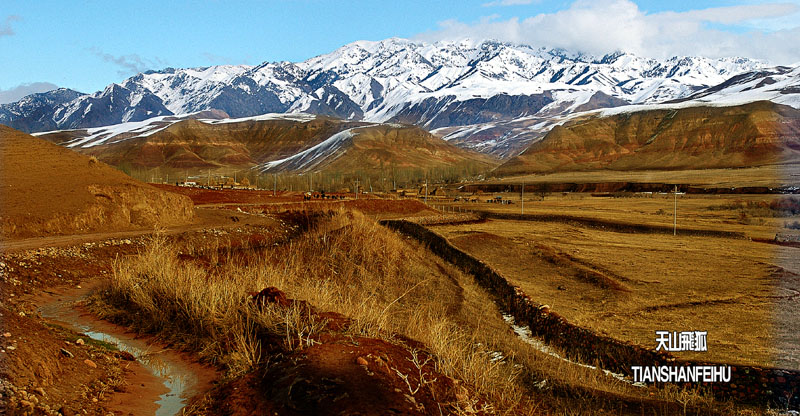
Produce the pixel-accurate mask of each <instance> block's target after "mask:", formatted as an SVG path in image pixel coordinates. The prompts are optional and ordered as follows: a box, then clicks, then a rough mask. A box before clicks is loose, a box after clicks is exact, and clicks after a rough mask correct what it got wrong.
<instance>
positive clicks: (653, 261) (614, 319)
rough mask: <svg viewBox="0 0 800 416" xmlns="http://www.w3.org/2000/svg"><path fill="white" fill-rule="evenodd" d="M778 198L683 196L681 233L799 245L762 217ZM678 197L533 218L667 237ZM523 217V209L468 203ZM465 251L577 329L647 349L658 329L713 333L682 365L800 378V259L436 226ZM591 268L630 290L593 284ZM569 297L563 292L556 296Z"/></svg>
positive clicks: (609, 237) (572, 208)
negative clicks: (799, 345)
mask: <svg viewBox="0 0 800 416" xmlns="http://www.w3.org/2000/svg"><path fill="white" fill-rule="evenodd" d="M774 198H776V196H770V195H724V196H716V195H685V196H679V198H678V215H679V216H678V227H679V229H680V228H699V229H709V230H725V231H735V232H742V233H744V234H745V235H746V236H748V237H753V238H765V239H772V238H773V237H774V236H775V234H776V233H781V234H787V235H793V234H796V232H795V231H793V230H789V229H785V228H783V223H784V222H786V221H793V220H796V219H797V218H774V217H773V216H772V215H773V213H772V212H768V211H769V210H765V209H760V208H759V209H754V208H753V207H763V205H764V204H768V203H769V202H770V201H771V200H772V199H774ZM672 204H673V199H672V195H668V196H667V195H652V196H645V197H641V196H640V197H627V198H594V197H591V196H588V195H583V194H568V195H565V196H562V195H561V194H551V195H549V196H547V197H546V198H545V199H544V200H538V201H537V200H528V201H526V203H525V211H526V213H535V214H567V215H571V216H575V217H582V218H595V219H604V220H613V221H623V222H628V223H635V224H650V225H663V226H669V225H671V222H672V215H671V214H672V212H671V208H672ZM465 205H466V206H469V207H471V208H472V209H488V210H493V211H498V212H515V213H518V212H520V205H519V203H518V201H517V204H515V205H511V206H507V205H496V204H465ZM433 228H434V230H435V231H437V232H439V233H441V234H443V235H444V236H446V237H447V238H449V239H450V240H451V242H453V243H454V244H455V245H456V246H459V247H461V248H462V249H464V250H466V251H467V252H469V253H470V254H472V255H474V256H476V257H478V258H480V259H482V260H484V261H486V262H487V263H488V264H489V265H491V266H492V267H494V268H495V269H496V270H498V271H499V272H500V274H502V275H503V276H505V277H506V278H508V279H510V280H511V281H512V282H513V283H515V284H517V285H520V286H521V287H522V288H523V290H525V291H526V293H529V294H531V295H532V297H533V298H534V299H535V300H536V301H538V302H541V303H546V304H548V305H550V307H551V309H552V310H554V311H556V312H558V313H560V314H562V315H564V316H565V317H566V318H567V319H568V320H570V321H571V322H573V323H576V324H578V325H582V326H585V327H589V328H592V329H594V330H596V331H598V332H601V333H605V334H608V335H610V336H613V337H615V338H619V339H623V340H628V341H632V342H635V343H637V344H640V345H643V346H650V347H653V346H655V333H654V331H655V330H661V329H663V330H675V331H683V330H706V331H708V332H709V335H708V337H709V338H708V339H709V351H708V352H706V353H682V354H679V355H680V356H682V357H685V358H693V359H700V360H716V361H723V362H735V363H746V364H753V365H775V366H780V367H787V368H800V362H798V361H797V352H798V351H797V349H796V343H793V342H792V341H791V340H792V339H796V335H795V334H797V332H798V331H800V328H799V327H798V326H797V324H796V322H797V321H798V320H797V316H798V312H799V311H798V310H797V306H796V302H793V301H791V298H792V296H793V294H794V293H796V291H797V290H799V289H800V287H798V283H800V282H798V275H799V274H800V263H798V259H799V258H800V256H798V249H797V248H791V247H779V246H775V245H770V244H765V243H760V242H753V241H750V240H749V239H732V238H712V237H692V236H681V235H679V236H677V237H673V236H672V235H665V234H648V233H633V234H629V233H619V232H608V231H604V230H602V229H599V228H590V227H583V226H580V225H576V224H565V223H560V222H529V221H501V220H490V221H488V222H485V223H479V224H463V225H454V226H435V227H433ZM586 269H588V270H589V271H592V272H594V273H597V274H598V275H600V276H603V277H605V278H608V279H610V280H611V281H615V282H617V283H619V284H620V285H621V286H623V287H624V288H626V289H627V290H613V288H609V287H602V285H598V284H597V282H596V281H594V282H593V281H591V280H590V279H586V278H585V275H586ZM559 287H561V289H559Z"/></svg>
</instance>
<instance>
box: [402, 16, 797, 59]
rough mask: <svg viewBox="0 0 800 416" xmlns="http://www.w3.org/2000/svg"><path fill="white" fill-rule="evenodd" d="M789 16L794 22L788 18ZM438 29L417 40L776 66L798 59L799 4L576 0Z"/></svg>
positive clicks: (445, 24) (450, 23) (446, 24)
mask: <svg viewBox="0 0 800 416" xmlns="http://www.w3.org/2000/svg"><path fill="white" fill-rule="evenodd" d="M787 19H788V20H790V21H791V20H792V19H793V21H794V22H795V23H794V24H790V23H785V22H786V21H787ZM772 21H780V22H783V23H781V24H776V25H771V24H770V22H772ZM439 26H440V27H439V29H438V30H435V31H431V32H426V33H422V34H419V35H418V36H417V38H418V39H421V40H426V41H437V40H453V39H461V38H464V37H472V38H495V39H499V40H503V41H509V42H519V43H526V44H530V45H547V46H550V47H560V48H564V49H569V50H578V51H581V52H585V53H591V54H595V55H603V54H606V53H611V52H614V51H619V50H622V51H626V52H630V53H634V54H637V55H640V56H647V57H652V58H657V59H664V58H668V57H672V56H676V55H677V56H680V55H692V56H697V55H701V56H707V57H723V56H746V57H749V58H758V59H766V60H769V61H771V62H773V63H775V64H792V63H795V62H797V61H798V60H800V6H798V5H797V4H795V3H766V4H753V5H740V6H726V7H714V8H708V9H700V10H689V11H685V12H672V11H668V12H658V13H648V12H647V11H644V10H642V9H640V8H639V6H638V5H636V3H633V2H632V1H630V0H601V1H585V0H578V1H575V2H574V3H572V5H571V6H570V7H569V8H567V9H564V10H560V11H557V12H554V13H543V14H537V15H535V16H530V17H522V16H520V17H512V18H509V19H507V20H499V19H498V17H497V16H489V17H485V18H483V19H481V20H479V21H477V22H472V23H468V22H462V21H459V20H446V21H443V22H441V23H440V24H439ZM776 28H777V29H776Z"/></svg>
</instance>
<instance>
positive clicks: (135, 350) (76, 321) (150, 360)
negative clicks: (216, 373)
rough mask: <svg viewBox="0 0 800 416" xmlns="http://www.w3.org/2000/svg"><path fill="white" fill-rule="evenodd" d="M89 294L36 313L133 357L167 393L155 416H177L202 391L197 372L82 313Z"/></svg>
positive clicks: (85, 292)
mask: <svg viewBox="0 0 800 416" xmlns="http://www.w3.org/2000/svg"><path fill="white" fill-rule="evenodd" d="M89 294H90V290H88V289H83V290H81V291H80V292H78V293H77V294H76V293H67V294H62V295H60V296H57V297H56V298H55V299H54V300H53V301H51V302H47V303H45V304H44V305H43V306H41V307H39V313H40V314H41V315H42V316H43V317H45V318H48V319H50V320H53V321H57V322H59V323H62V324H65V325H66V326H67V327H69V328H70V329H72V330H74V331H75V332H77V333H81V334H85V335H86V336H87V337H89V338H92V339H95V340H98V341H103V342H108V343H110V344H114V345H115V346H116V347H117V348H118V349H119V350H120V351H125V352H128V353H130V354H132V355H133V356H134V357H135V358H136V360H137V361H138V362H139V363H140V364H141V365H142V366H143V367H144V368H145V369H147V370H148V371H149V372H151V373H152V374H153V375H154V376H156V377H157V378H158V380H160V381H161V382H162V383H163V384H164V386H165V387H166V388H167V390H168V391H167V392H166V393H164V394H162V395H160V396H159V397H158V400H156V405H157V406H158V409H157V410H156V413H155V414H156V415H157V416H172V415H175V414H179V413H180V412H181V409H183V407H184V406H185V405H186V403H187V400H188V399H189V398H190V397H192V396H193V395H195V394H196V393H198V392H199V391H202V389H201V387H202V386H201V384H203V380H201V378H200V377H199V376H198V374H197V371H196V369H195V368H193V366H192V365H190V364H189V363H188V362H186V360H184V359H182V358H181V356H180V355H179V354H177V353H175V352H173V351H169V350H166V349H163V348H162V347H159V346H157V345H153V344H150V343H148V342H147V341H145V340H144V339H142V338H136V336H135V335H134V334H132V333H129V332H126V331H125V330H124V329H123V328H121V327H119V326H116V325H113V324H111V323H108V322H106V321H102V320H100V319H98V318H96V317H95V316H93V315H91V314H89V313H87V312H81V311H80V310H79V309H77V308H76V307H75V305H76V303H77V302H78V301H80V300H83V299H86V297H88V295H89ZM198 390H199V391H198ZM154 396H155V395H154ZM153 399H155V397H154V398H153Z"/></svg>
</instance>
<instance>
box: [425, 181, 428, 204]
mask: <svg viewBox="0 0 800 416" xmlns="http://www.w3.org/2000/svg"><path fill="white" fill-rule="evenodd" d="M425 205H428V179H427V178H426V179H425Z"/></svg>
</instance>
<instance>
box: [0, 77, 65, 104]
mask: <svg viewBox="0 0 800 416" xmlns="http://www.w3.org/2000/svg"><path fill="white" fill-rule="evenodd" d="M56 88H58V85H56V84H51V83H49V82H31V83H29V84H20V85H17V86H16V87H11V88H9V89H7V90H0V104H7V103H13V102H15V101H19V99H20V98H22V97H24V96H26V95H30V94H35V93H37V92H45V91H51V90H54V89H56Z"/></svg>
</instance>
